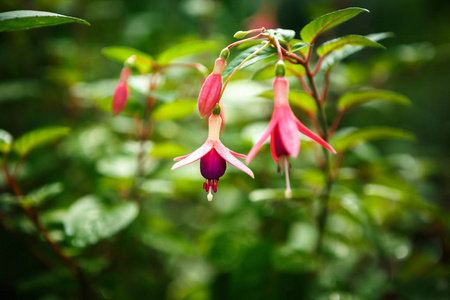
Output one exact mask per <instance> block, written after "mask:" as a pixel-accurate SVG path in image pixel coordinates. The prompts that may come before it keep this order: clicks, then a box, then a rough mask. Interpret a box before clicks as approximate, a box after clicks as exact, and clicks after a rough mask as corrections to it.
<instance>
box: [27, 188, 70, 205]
mask: <svg viewBox="0 0 450 300" xmlns="http://www.w3.org/2000/svg"><path fill="white" fill-rule="evenodd" d="M62 191H63V185H62V184H61V183H60V182H55V183H50V184H47V185H44V186H42V187H40V188H38V189H37V190H34V191H32V192H30V193H28V194H27V195H26V196H25V197H24V198H23V199H22V200H21V201H20V202H21V203H22V204H23V205H32V206H37V205H41V204H42V203H43V202H44V201H45V200H48V199H49V198H51V197H53V196H55V195H58V194H59V193H61V192H62Z"/></svg>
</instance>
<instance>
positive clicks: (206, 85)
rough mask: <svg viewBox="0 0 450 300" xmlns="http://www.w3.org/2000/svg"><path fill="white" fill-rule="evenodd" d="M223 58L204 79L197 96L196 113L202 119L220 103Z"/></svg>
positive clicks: (219, 59) (220, 58)
mask: <svg viewBox="0 0 450 300" xmlns="http://www.w3.org/2000/svg"><path fill="white" fill-rule="evenodd" d="M225 63H226V62H225V58H223V57H219V58H218V59H216V62H215V64H214V71H213V72H212V73H211V74H209V76H208V77H206V79H205V81H204V82H203V86H202V89H201V90H200V94H199V96H198V111H199V112H200V116H201V117H202V118H204V117H206V116H208V115H209V114H210V113H211V111H212V110H213V108H214V106H216V104H217V103H219V101H220V93H221V92H222V73H223V70H224V68H225Z"/></svg>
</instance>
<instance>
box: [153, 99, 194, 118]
mask: <svg viewBox="0 0 450 300" xmlns="http://www.w3.org/2000/svg"><path fill="white" fill-rule="evenodd" d="M196 107H197V100H192V99H186V100H176V101H173V102H170V103H163V104H161V105H159V106H158V107H156V108H155V110H154V111H153V113H152V119H153V120H155V121H168V120H179V119H182V118H185V117H187V116H189V115H190V114H191V113H192V112H193V111H194V109H195V108H196Z"/></svg>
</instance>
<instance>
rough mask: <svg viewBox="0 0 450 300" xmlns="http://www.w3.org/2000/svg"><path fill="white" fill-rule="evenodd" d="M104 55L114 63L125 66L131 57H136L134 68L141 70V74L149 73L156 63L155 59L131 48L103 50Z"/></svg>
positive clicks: (115, 47) (116, 47)
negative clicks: (153, 63)
mask: <svg viewBox="0 0 450 300" xmlns="http://www.w3.org/2000/svg"><path fill="white" fill-rule="evenodd" d="M102 54H103V55H104V56H105V57H107V58H109V59H111V60H114V61H117V62H119V63H121V64H124V63H125V62H126V61H127V60H128V59H129V58H130V57H131V56H133V55H134V56H136V59H135V61H134V63H133V66H136V68H138V69H139V71H140V72H141V73H147V72H148V71H149V70H150V69H151V66H152V62H153V61H154V59H153V57H151V56H150V55H148V54H147V53H144V52H142V51H139V50H137V49H133V48H130V47H123V46H113V47H106V48H103V49H102Z"/></svg>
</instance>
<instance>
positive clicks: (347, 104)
mask: <svg viewBox="0 0 450 300" xmlns="http://www.w3.org/2000/svg"><path fill="white" fill-rule="evenodd" d="M379 100H381V101H388V102H393V103H397V104H401V105H410V104H411V101H410V100H409V99H408V98H407V97H406V96H403V95H401V94H398V93H394V92H391V91H385V90H362V91H351V92H348V93H345V94H343V95H342V96H341V97H340V98H339V100H338V101H337V104H338V106H339V108H340V109H349V108H351V107H353V106H356V105H360V104H364V103H368V102H371V101H379Z"/></svg>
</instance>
